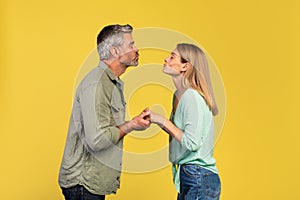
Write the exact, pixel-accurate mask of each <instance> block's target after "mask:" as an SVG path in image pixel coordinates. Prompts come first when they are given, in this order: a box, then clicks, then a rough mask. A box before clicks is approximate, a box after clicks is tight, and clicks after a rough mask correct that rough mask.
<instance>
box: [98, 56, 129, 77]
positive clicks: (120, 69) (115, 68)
mask: <svg viewBox="0 0 300 200" xmlns="http://www.w3.org/2000/svg"><path fill="white" fill-rule="evenodd" d="M102 61H103V62H104V63H105V64H106V65H107V66H108V67H109V69H110V70H111V71H112V73H113V74H114V75H115V77H116V78H119V76H121V75H122V74H123V73H124V72H125V71H126V69H127V66H125V65H123V64H121V63H120V62H119V61H118V60H102Z"/></svg>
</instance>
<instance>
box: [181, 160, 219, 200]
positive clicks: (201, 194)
mask: <svg viewBox="0 0 300 200" xmlns="http://www.w3.org/2000/svg"><path fill="white" fill-rule="evenodd" d="M220 193H221V182H220V178H219V175H218V174H215V173H213V172H211V171H209V170H207V169H204V168H202V167H200V166H199V165H192V164H191V165H190V164H189V165H182V166H181V167H180V193H179V194H178V198H177V199H178V200H219V198H220Z"/></svg>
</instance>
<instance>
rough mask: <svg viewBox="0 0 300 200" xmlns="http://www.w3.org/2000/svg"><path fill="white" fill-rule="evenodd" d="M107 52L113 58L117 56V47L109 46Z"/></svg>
mask: <svg viewBox="0 0 300 200" xmlns="http://www.w3.org/2000/svg"><path fill="white" fill-rule="evenodd" d="M109 52H110V54H111V55H112V56H113V57H115V58H116V57H118V55H119V49H118V48H117V47H114V46H112V47H110V49H109Z"/></svg>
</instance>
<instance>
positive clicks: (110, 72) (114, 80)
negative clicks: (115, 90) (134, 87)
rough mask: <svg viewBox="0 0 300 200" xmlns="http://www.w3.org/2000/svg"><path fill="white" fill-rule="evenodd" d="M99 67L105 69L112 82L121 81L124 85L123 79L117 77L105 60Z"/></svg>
mask: <svg viewBox="0 0 300 200" xmlns="http://www.w3.org/2000/svg"><path fill="white" fill-rule="evenodd" d="M99 67H100V68H102V69H103V70H104V71H105V73H106V74H107V76H108V77H109V79H110V80H111V81H112V82H114V83H120V84H121V85H123V81H122V80H121V79H120V78H116V77H115V75H114V74H113V73H112V71H111V69H110V68H109V67H108V66H107V65H106V64H105V63H104V62H103V61H100V62H99Z"/></svg>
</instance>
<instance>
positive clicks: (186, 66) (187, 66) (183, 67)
mask: <svg viewBox="0 0 300 200" xmlns="http://www.w3.org/2000/svg"><path fill="white" fill-rule="evenodd" d="M190 67H191V63H189V62H186V63H183V65H182V67H181V71H182V72H185V71H186V70H188V69H189V68H190Z"/></svg>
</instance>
